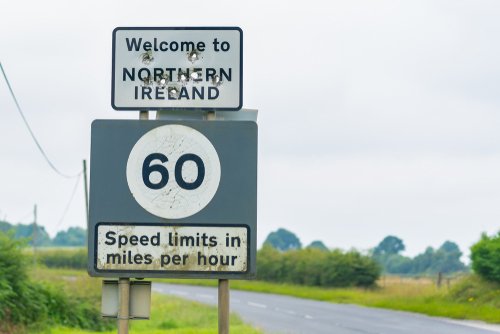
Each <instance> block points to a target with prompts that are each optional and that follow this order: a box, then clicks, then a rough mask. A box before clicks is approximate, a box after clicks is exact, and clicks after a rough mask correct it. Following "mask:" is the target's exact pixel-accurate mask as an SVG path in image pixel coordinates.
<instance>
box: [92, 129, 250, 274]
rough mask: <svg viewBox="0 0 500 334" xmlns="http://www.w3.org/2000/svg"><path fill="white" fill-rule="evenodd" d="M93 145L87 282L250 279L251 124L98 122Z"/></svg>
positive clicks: (93, 134) (93, 136) (94, 130)
mask: <svg viewBox="0 0 500 334" xmlns="http://www.w3.org/2000/svg"><path fill="white" fill-rule="evenodd" d="M91 145H92V146H91V164H90V226H89V238H88V249H89V267H88V272H89V274H90V275H91V276H103V277H117V276H120V277H178V278H183V277H184V278H188V277H192V278H228V279H249V278H253V277H254V276H255V273H256V268H255V266H256V265H255V258H256V233H257V125H256V123H255V122H251V121H140V120H97V121H94V122H93V124H92V144H91Z"/></svg>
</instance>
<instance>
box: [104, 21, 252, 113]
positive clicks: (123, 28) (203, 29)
mask: <svg viewBox="0 0 500 334" xmlns="http://www.w3.org/2000/svg"><path fill="white" fill-rule="evenodd" d="M121 30H135V31H141V30H172V31H175V30H201V31H208V30H236V31H238V32H239V34H240V48H239V53H240V59H239V61H240V66H239V69H238V70H239V73H240V82H239V103H238V106H236V107H221V108H219V107H201V108H196V107H163V108H157V107H144V106H138V107H120V106H117V105H116V104H115V88H116V85H115V67H116V64H115V59H116V33H117V32H118V31H121ZM112 49H113V50H112V58H111V61H112V65H111V107H112V108H113V109H114V110H118V111H138V110H158V111H161V110H172V111H173V110H198V111H239V110H241V108H242V107H243V30H242V29H241V28H240V27H236V26H232V27H230V26H227V27H221V26H217V27H207V26H204V27H116V28H115V29H113V42H112Z"/></svg>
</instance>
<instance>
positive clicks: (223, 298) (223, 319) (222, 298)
mask: <svg viewBox="0 0 500 334" xmlns="http://www.w3.org/2000/svg"><path fill="white" fill-rule="evenodd" d="M218 306H219V307H218V308H219V334H229V280H227V279H220V280H219V303H218Z"/></svg>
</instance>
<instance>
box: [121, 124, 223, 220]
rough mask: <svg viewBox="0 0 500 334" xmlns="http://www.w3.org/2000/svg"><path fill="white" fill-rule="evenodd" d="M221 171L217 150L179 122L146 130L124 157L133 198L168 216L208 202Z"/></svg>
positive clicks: (188, 212) (186, 212)
mask: <svg viewBox="0 0 500 334" xmlns="http://www.w3.org/2000/svg"><path fill="white" fill-rule="evenodd" d="M220 173H221V169H220V161H219V156H218V154H217V151H216V150H215V148H214V146H213V145H212V143H211V142H210V141H209V140H208V139H207V137H205V136H204V135H203V134H201V133H200V132H198V131H197V130H195V129H193V128H190V127H187V126H184V125H178V124H171V125H163V126H160V127H157V128H155V129H153V130H151V131H149V132H147V133H146V134H144V135H143V136H142V137H141V138H140V139H139V140H138V141H137V143H136V144H135V145H134V147H133V148H132V151H131V152H130V155H129V157H128V161H127V183H128V186H129V188H130V191H131V192H132V195H133V196H134V198H135V200H136V201H137V203H139V204H140V205H141V206H142V207H143V208H144V209H145V210H146V211H148V212H150V213H152V214H153V215H155V216H158V217H162V218H166V219H179V218H185V217H189V216H192V215H194V214H195V213H197V212H199V211H201V210H202V209H203V208H204V207H205V206H207V204H208V203H210V201H211V200H212V198H213V197H214V195H215V193H216V192H217V188H218V187H219V182H220Z"/></svg>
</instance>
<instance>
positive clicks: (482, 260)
mask: <svg viewBox="0 0 500 334" xmlns="http://www.w3.org/2000/svg"><path fill="white" fill-rule="evenodd" d="M471 260H472V269H473V270H474V271H475V272H476V273H477V274H478V275H479V276H481V277H483V278H484V279H486V280H489V281H492V282H499V283H500V233H499V234H497V235H496V236H493V237H488V236H487V235H486V234H483V236H482V237H481V240H480V241H479V242H477V243H476V244H475V245H473V246H472V247H471Z"/></svg>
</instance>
